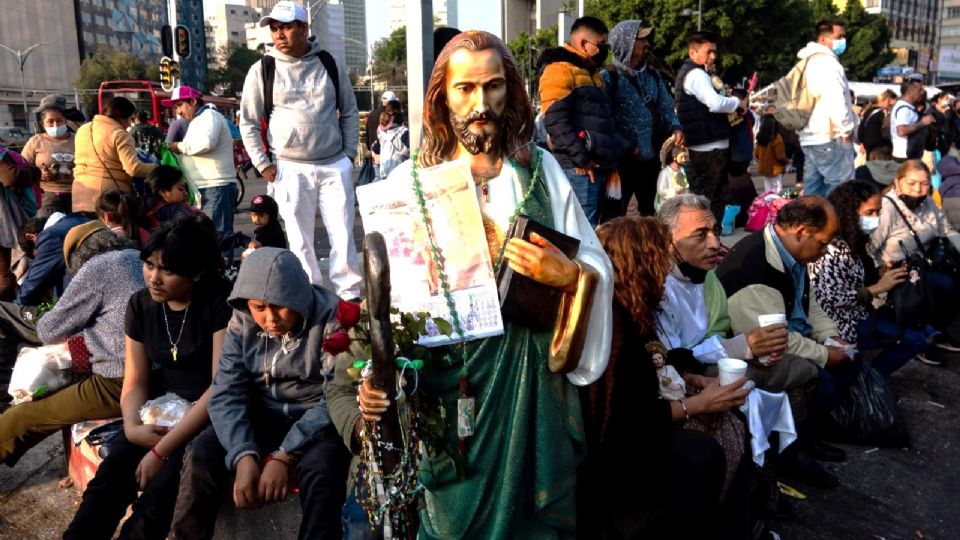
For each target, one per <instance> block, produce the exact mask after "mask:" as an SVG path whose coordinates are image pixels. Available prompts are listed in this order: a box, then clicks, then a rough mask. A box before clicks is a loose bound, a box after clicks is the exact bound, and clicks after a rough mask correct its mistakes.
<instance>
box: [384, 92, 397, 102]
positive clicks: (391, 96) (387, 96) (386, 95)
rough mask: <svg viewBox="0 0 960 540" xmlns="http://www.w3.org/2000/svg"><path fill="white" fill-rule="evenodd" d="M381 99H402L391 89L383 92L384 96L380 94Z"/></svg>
mask: <svg viewBox="0 0 960 540" xmlns="http://www.w3.org/2000/svg"><path fill="white" fill-rule="evenodd" d="M380 101H400V100H399V99H397V95H396V94H394V93H393V92H392V91H390V90H387V91H386V92H384V93H383V95H382V96H380Z"/></svg>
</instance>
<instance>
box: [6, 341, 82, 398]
mask: <svg viewBox="0 0 960 540" xmlns="http://www.w3.org/2000/svg"><path fill="white" fill-rule="evenodd" d="M71 380H72V373H70V351H69V350H68V349H67V344H66V343H61V344H58V345H44V346H42V347H36V348H33V347H24V348H23V349H20V353H19V354H18V355H17V362H16V364H14V366H13V374H12V375H11V376H10V386H9V388H8V390H7V391H8V392H10V395H11V396H13V402H12V403H13V404H14V405H17V404H20V403H25V402H27V401H33V400H35V399H40V398H42V397H44V396H46V395H48V394H50V393H52V392H55V391H57V390H60V389H61V388H63V387H65V386H67V385H68V384H70V381H71Z"/></svg>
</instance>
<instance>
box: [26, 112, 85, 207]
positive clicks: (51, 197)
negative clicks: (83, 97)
mask: <svg viewBox="0 0 960 540" xmlns="http://www.w3.org/2000/svg"><path fill="white" fill-rule="evenodd" d="M73 144H74V133H73V132H72V131H70V130H69V129H67V119H66V117H65V116H64V115H63V110H62V109H60V108H59V107H57V106H56V105H50V106H47V107H44V108H43V109H41V110H40V132H39V133H37V134H36V135H34V136H33V137H31V138H30V140H29V141H27V144H26V145H25V146H24V147H23V158H24V159H26V160H27V162H28V163H30V164H31V165H33V166H34V167H36V168H38V169H40V189H42V190H43V200H42V201H41V205H40V210H39V211H37V217H48V216H49V215H50V214H52V213H54V212H63V213H65V214H66V213H69V212H70V206H71V197H70V188H71V184H73Z"/></svg>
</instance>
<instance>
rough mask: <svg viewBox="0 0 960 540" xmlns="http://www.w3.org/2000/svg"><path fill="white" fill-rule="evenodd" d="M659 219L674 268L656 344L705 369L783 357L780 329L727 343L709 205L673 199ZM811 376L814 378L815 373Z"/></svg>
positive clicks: (764, 329) (723, 294)
mask: <svg viewBox="0 0 960 540" xmlns="http://www.w3.org/2000/svg"><path fill="white" fill-rule="evenodd" d="M658 215H659V217H660V221H661V222H662V223H663V224H664V225H666V226H667V228H668V229H669V230H670V234H671V237H672V240H673V253H672V254H671V256H672V259H673V266H672V268H671V270H670V275H668V276H667V282H666V286H665V291H664V296H663V302H661V305H660V315H659V320H660V325H659V327H660V330H659V332H658V333H659V335H660V339H661V340H662V341H663V342H664V343H665V344H667V345H668V346H669V347H670V348H685V349H690V350H691V351H692V352H693V356H694V357H695V358H696V359H697V360H698V361H699V362H700V363H701V364H704V365H706V366H715V365H716V363H717V361H718V360H720V359H721V358H741V359H744V360H747V361H748V362H750V361H751V360H753V359H755V358H759V357H761V356H767V355H769V356H772V357H775V358H779V357H780V356H781V355H783V352H784V350H785V349H786V346H787V331H786V325H784V324H776V325H771V326H766V327H758V328H754V329H752V330H750V331H749V332H746V333H744V334H739V335H736V336H733V337H731V338H727V335H728V334H729V331H730V318H729V317H728V315H727V294H726V292H724V290H723V285H722V284H721V283H720V280H718V279H717V276H716V274H715V273H714V271H713V270H714V268H716V266H717V265H718V264H720V258H721V257H720V239H719V238H717V236H716V234H715V233H714V225H715V224H716V220H715V218H714V216H713V213H712V212H711V211H710V201H709V200H708V199H707V198H706V197H704V196H702V195H692V194H686V195H677V196H676V197H673V198H671V199H668V200H667V201H665V202H664V203H663V205H662V206H661V207H660V213H659V214H658ZM812 374H813V375H814V376H815V375H816V370H812ZM756 382H760V381H756Z"/></svg>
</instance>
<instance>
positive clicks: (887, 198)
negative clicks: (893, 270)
mask: <svg viewBox="0 0 960 540" xmlns="http://www.w3.org/2000/svg"><path fill="white" fill-rule="evenodd" d="M939 238H946V239H947V240H949V241H950V243H951V244H952V245H953V247H954V248H957V249H960V233H958V232H957V231H956V229H954V228H953V226H952V225H951V224H950V222H949V220H947V218H946V216H945V215H944V214H943V212H941V211H940V209H939V208H937V205H936V203H935V202H934V201H933V197H932V196H931V195H930V171H929V169H927V166H926V165H924V164H923V163H922V162H921V161H920V160H919V159H911V160H907V161H905V162H903V164H902V165H900V168H899V169H897V176H896V178H894V180H893V187H892V189H891V190H890V191H888V192H887V193H886V194H885V195H884V196H883V200H882V207H881V209H880V223H879V226H878V227H877V229H876V230H874V231H873V232H872V233H871V234H870V244H869V247H868V252H869V253H870V256H871V257H872V258H873V260H874V262H875V263H876V265H877V266H885V265H897V264H899V263H901V262H902V261H903V260H904V259H907V258H908V257H910V256H911V255H913V254H915V253H920V254H925V253H927V252H928V251H929V250H931V248H932V247H934V243H935V242H936V241H939V240H938V239H939ZM927 286H929V287H933V298H936V299H937V300H938V306H943V309H938V310H937V311H938V313H936V314H934V317H933V319H934V321H933V326H934V327H935V328H936V329H937V330H940V331H941V332H943V333H942V334H939V335H938V336H936V337H935V338H934V341H933V344H934V345H936V346H937V347H939V348H941V349H944V350H947V351H951V352H956V351H960V315H958V314H957V310H956V303H955V301H956V300H957V299H960V295H958V292H960V289H958V284H957V281H956V280H955V279H954V278H952V277H950V276H947V275H945V274H940V273H935V272H929V273H928V274H927ZM931 362H932V361H931ZM931 362H928V363H931Z"/></svg>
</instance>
